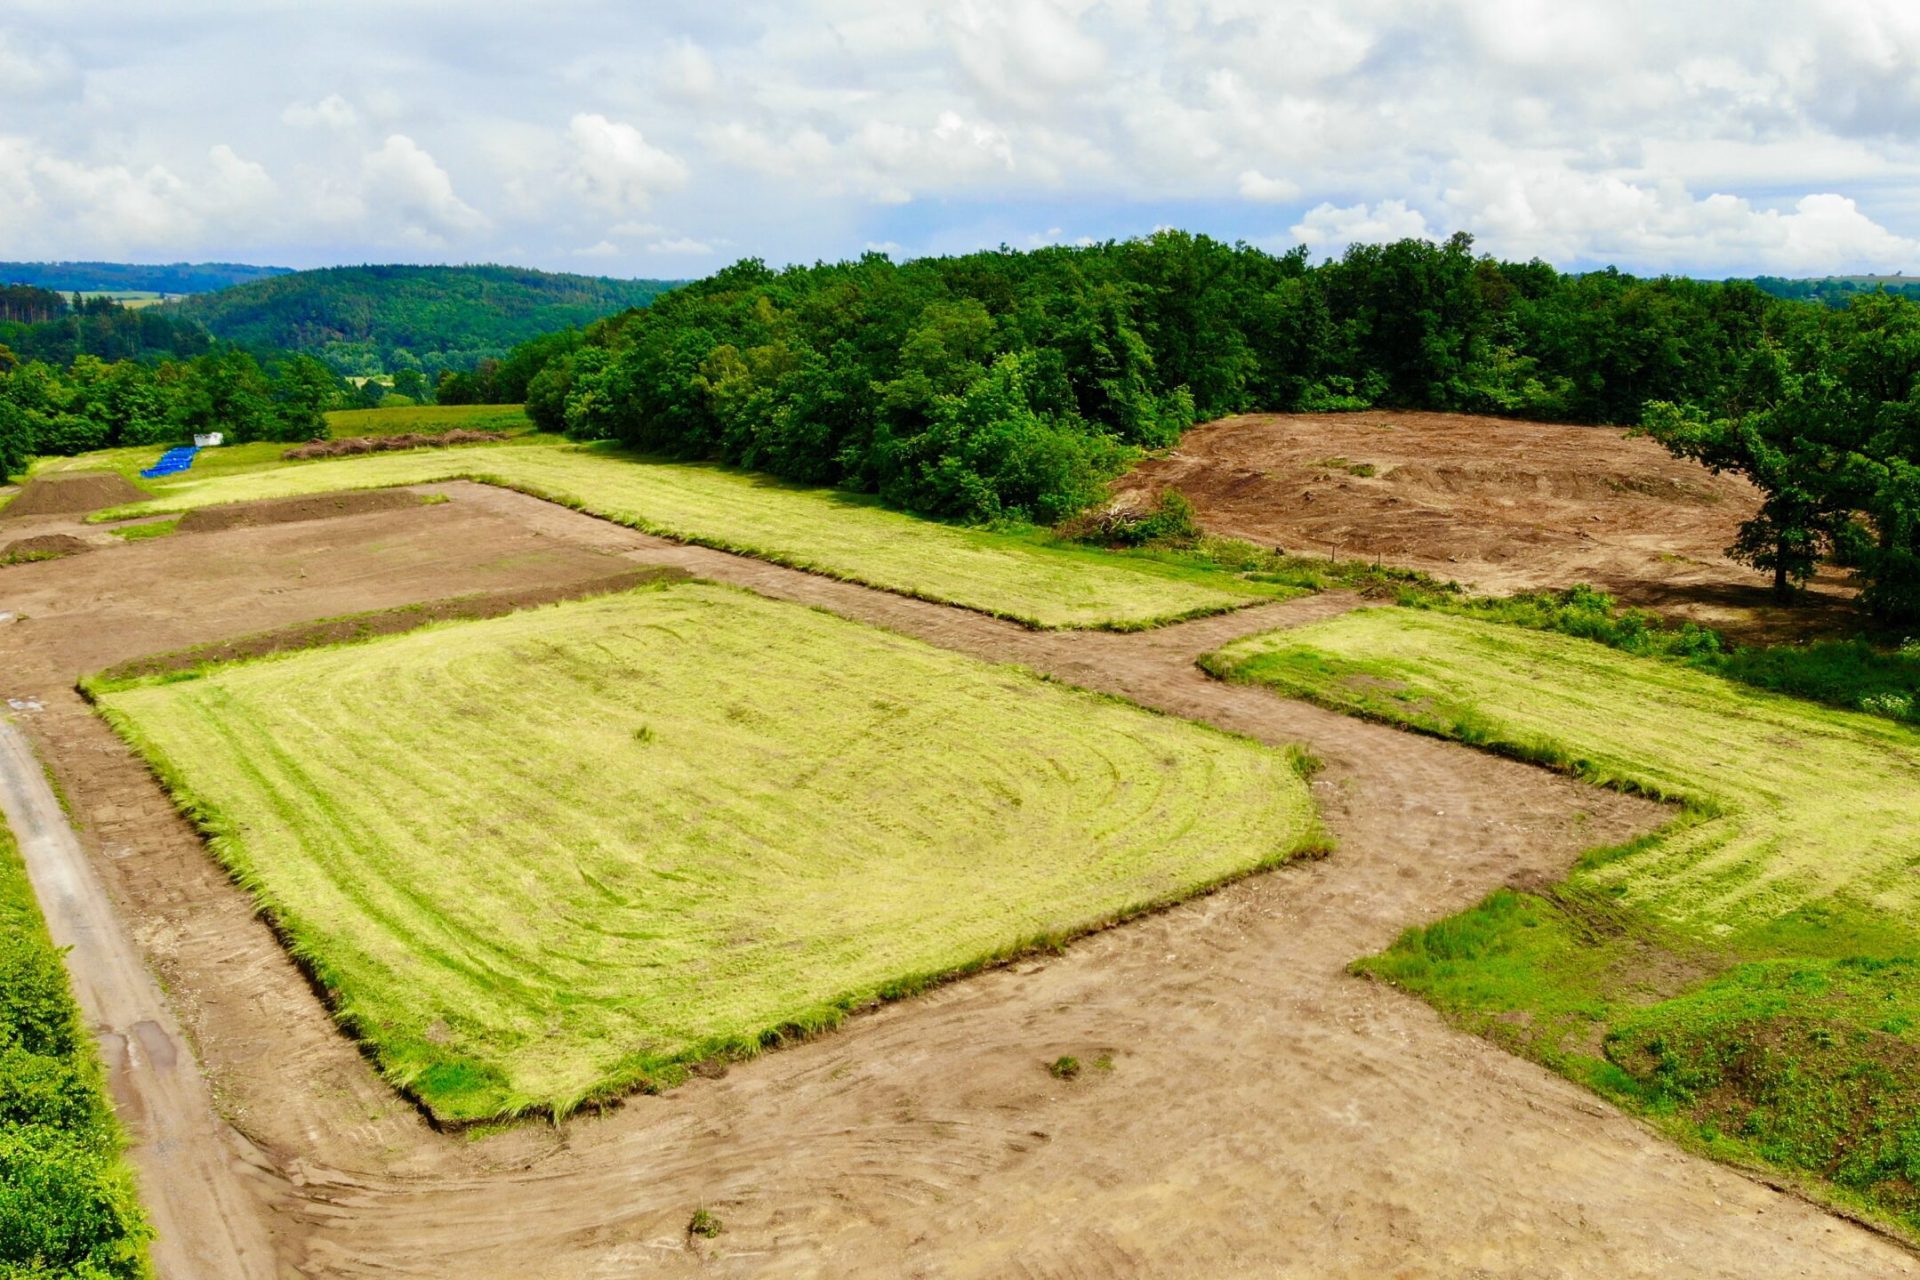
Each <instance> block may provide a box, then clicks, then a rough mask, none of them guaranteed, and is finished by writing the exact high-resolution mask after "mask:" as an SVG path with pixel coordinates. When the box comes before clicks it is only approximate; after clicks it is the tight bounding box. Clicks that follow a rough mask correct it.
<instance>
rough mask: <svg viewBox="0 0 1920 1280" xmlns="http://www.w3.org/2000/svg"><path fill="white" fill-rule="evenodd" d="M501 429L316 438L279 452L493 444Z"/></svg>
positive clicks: (327, 454) (310, 454)
mask: <svg viewBox="0 0 1920 1280" xmlns="http://www.w3.org/2000/svg"><path fill="white" fill-rule="evenodd" d="M506 438H507V434H506V433H505V432H504V431H462V430H459V429H455V430H453V431H441V432H434V433H409V434H405V435H397V436H349V437H348V438H346V439H344V440H315V441H314V442H313V443H312V444H303V445H301V446H299V447H298V448H296V449H289V450H287V451H286V452H285V453H283V454H281V455H280V456H281V457H282V458H285V459H287V460H288V461H290V462H303V461H305V460H306V459H308V458H352V457H357V456H358V455H360V454H363V453H388V452H391V451H394V450H399V449H445V448H448V447H449V446H452V445H457V444H494V443H496V442H498V441H501V440H505V439H506Z"/></svg>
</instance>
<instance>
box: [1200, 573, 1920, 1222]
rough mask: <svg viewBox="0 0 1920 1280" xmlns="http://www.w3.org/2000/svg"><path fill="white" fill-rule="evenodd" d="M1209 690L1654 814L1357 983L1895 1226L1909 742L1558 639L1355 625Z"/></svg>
mask: <svg viewBox="0 0 1920 1280" xmlns="http://www.w3.org/2000/svg"><path fill="white" fill-rule="evenodd" d="M1206 665H1207V666H1208V668H1209V669H1210V670H1212V671H1214V672H1215V673H1216V674H1219V675H1222V676H1225V677H1226V678H1229V679H1232V680H1238V681H1246V682H1251V683H1257V684H1263V685H1267V686H1270V687H1272V688H1274V689H1277V690H1279V691H1280V692H1283V693H1287V694H1291V695H1293V696H1296V697H1303V698H1308V699H1311V700H1313V701H1315V702H1319V703H1321V704H1323V705H1326V706H1330V707H1333V708H1335V709H1339V710H1344V711H1349V712H1352V713H1355V714H1359V715H1362V716H1367V717H1370V718H1375V719H1381V720H1386V721H1390V722H1394V723H1398V724H1402V725H1405V726H1408V727H1410V728H1414V729H1417V730H1420V731H1422V732H1427V733H1433V734H1438V735H1441V736H1446V737H1453V738H1458V739H1460V740H1463V741H1466V742H1469V743H1473V744H1475V745H1479V746H1483V747H1488V748H1491V749H1494V750H1498V751H1501V752H1504V753H1507V754H1512V755H1517V756H1520V757H1522V758H1525V759H1530V760H1535V761H1539V762H1542V763H1547V764H1551V765H1553V766H1555V767H1559V768H1563V769H1569V770H1572V771H1574V772H1577V773H1579V774H1581V775H1583V776H1585V777H1587V778H1589V779H1591V780H1594V781H1598V782H1602V783H1606V784H1610V785H1613V786H1616V787H1621V788H1625V789H1632V790H1639V791H1644V792H1647V793H1650V794H1653V795H1658V796H1664V797H1667V798H1669V799H1674V800H1678V801H1680V802H1681V804H1682V805H1683V806H1684V807H1683V811H1682V816H1681V817H1679V818H1678V819H1677V820H1676V821H1674V822H1673V823H1672V824H1670V825H1669V826H1668V827H1666V828H1665V829H1664V830H1662V831H1661V832H1659V833H1657V834H1655V835H1652V836H1648V837H1645V838H1643V839H1641V840H1638V841H1635V842H1633V843H1631V844H1628V845H1624V846H1620V847H1617V848H1612V849H1605V850H1596V851H1594V852H1592V853H1590V854H1588V855H1587V856H1586V857H1585V858H1584V859H1583V860H1582V861H1581V862H1580V863H1579V864H1578V865H1577V866H1576V867H1575V868H1574V870H1573V872H1572V874H1571V875H1570V876H1569V877H1568V879H1567V880H1566V881H1564V882H1563V883H1560V884H1557V885H1544V884H1543V885H1538V886H1534V887H1533V888H1532V889H1531V890H1530V891H1521V890H1518V889H1507V890H1501V891H1499V892H1497V893H1495V894H1494V895H1493V896H1491V897H1490V898H1488V899H1487V900H1485V901H1484V902H1483V903H1481V904H1480V905H1479V906H1477V907H1475V908H1473V909H1472V910H1469V911H1467V912H1464V913H1462V914H1460V915H1457V916H1454V917H1451V918H1449V919H1447V920H1444V921H1442V922H1440V923H1438V924H1435V925H1432V926H1430V927H1427V928H1424V929H1416V930H1413V931H1410V932H1409V933H1408V934H1406V935H1405V936H1404V937H1402V938H1401V939H1400V940H1399V941H1398V942H1397V943H1396V944H1395V945H1394V947H1393V948H1391V949H1390V950H1389V951H1387V952H1386V953H1385V954H1383V955H1381V956H1378V957H1375V958H1373V959H1372V960H1370V961H1368V962H1366V963H1365V965H1364V968H1365V969H1366V970H1367V971H1368V972H1371V973H1373V974H1376V975H1378V976H1380V977H1383V978H1386V979H1388V980H1390V981H1393V982H1396V983H1399V984H1401V985H1404V986H1406V987H1408V988H1410V989H1412V990H1414V991H1417V992H1419V993H1421V994H1422V995H1425V996H1426V997H1428V998H1429V999H1431V1000H1433V1001H1434V1002H1435V1003H1436V1004H1437V1005H1439V1006H1440V1007H1441V1008H1442V1009H1443V1010H1445V1011H1447V1012H1448V1013H1450V1014H1452V1015H1453V1016H1455V1017H1456V1018H1458V1019H1459V1020H1461V1021H1462V1022H1463V1023H1465V1024H1466V1025H1469V1026H1471V1027H1473V1028H1475V1029H1476V1030H1480V1031H1482V1032H1484V1033H1486V1034H1489V1035H1491V1036H1492V1037H1493V1038H1495V1039H1496V1040H1499V1041H1501V1042H1503V1043H1506V1044H1508V1045H1510V1046H1512V1047H1515V1048H1517V1049H1519V1050H1521V1051H1522V1052H1526V1053H1529V1054H1531V1055H1533V1056H1535V1057H1537V1058H1539V1059H1541V1060H1542V1061H1544V1062H1546V1063H1548V1064H1549V1065H1551V1066H1554V1067H1556V1068H1557V1069H1559V1070H1562V1071H1565V1072H1567V1073H1568V1074H1570V1075H1573V1076H1574V1077H1575V1078H1577V1079H1581V1080H1583V1081H1585V1082H1587V1083H1589V1084H1591V1085H1593V1086H1594V1087H1596V1088H1598V1089H1600V1090H1601V1091H1603V1092H1606V1093H1608V1094H1611V1095H1613V1096H1615V1097H1616V1098H1619V1099H1621V1100H1623V1101H1627V1102H1629V1103H1632V1104H1636V1105H1639V1106H1641V1107H1644V1108H1647V1109H1649V1110H1651V1111H1652V1112H1653V1113H1654V1114H1655V1115H1657V1116H1661V1117H1664V1118H1666V1119H1667V1120H1668V1121H1669V1122H1670V1123H1671V1124H1672V1125H1673V1126H1674V1127H1675V1128H1676V1129H1677V1130H1678V1131H1679V1132H1680V1133H1681V1134H1682V1136H1683V1137H1685V1138H1687V1139H1688V1140H1690V1141H1694V1142H1699V1143H1702V1144H1705V1145H1706V1146H1707V1147H1708V1148H1710V1149H1711V1150H1713V1151H1714V1152H1715V1153H1716V1154H1720V1155H1722V1156H1726V1157H1730V1158H1733V1159H1736V1160H1746V1161H1752V1160H1755V1159H1758V1160H1761V1161H1764V1162H1767V1163H1770V1164H1773V1165H1775V1166H1784V1167H1788V1168H1792V1169H1795V1170H1798V1171H1800V1172H1803V1173H1811V1174H1813V1175H1816V1176H1818V1177H1820V1178H1823V1179H1826V1180H1827V1181H1828V1182H1829V1183H1830V1184H1831V1186H1832V1187H1834V1188H1837V1189H1838V1190H1839V1192H1840V1194H1841V1196H1842V1197H1843V1198H1847V1199H1851V1200H1853V1201H1855V1202H1857V1203H1861V1204H1864V1205H1866V1206H1868V1207H1870V1208H1872V1209H1874V1210H1877V1211H1878V1212H1879V1213H1881V1214H1883V1215H1888V1216H1891V1217H1892V1218H1894V1219H1897V1220H1898V1221H1900V1222H1901V1223H1902V1224H1903V1225H1904V1226H1905V1227H1906V1228H1908V1229H1910V1230H1911V1229H1914V1228H1920V1116H1917V1115H1916V1112H1915V1110H1914V1106H1913V1099H1914V1097H1916V1096H1920V983H1916V981H1915V980H1916V979H1917V978H1920V928H1916V927H1915V923H1914V922H1915V920H1916V919H1920V915H1916V908H1920V875H1916V871H1920V735H1916V734H1915V733H1914V732H1913V731H1912V730H1911V729H1908V728H1905V727H1902V726H1899V725H1895V724H1890V723H1888V722H1887V721H1885V720H1881V719H1878V718H1875V717H1872V716H1866V715H1860V714H1856V713H1852V712H1845V711H1835V710H1830V709H1827V708H1824V707H1819V706H1815V705H1813V704H1810V703H1805V702H1801V701H1798V700H1795V699H1791V698H1785V697H1780V696H1778V695H1774V694H1768V693H1764V692H1760V691H1756V690H1753V689H1750V688H1746V687H1744V686H1741V685H1737V684H1733V683H1730V682H1727V681H1724V680H1721V679H1719V678H1717V677H1714V676H1710V675H1706V674H1703V673H1701V672H1698V671H1695V670H1692V669H1690V668H1687V667H1685V666H1682V665H1679V664H1675V663H1667V662H1660V661H1656V660H1651V659H1645V658H1637V657H1633V656H1630V655H1627V654H1623V653H1620V652H1618V651H1615V650H1612V649H1607V648H1604V647H1602V646H1600V645H1597V644H1593V643H1590V642H1588V641H1584V640H1578V639H1573V638H1570V637H1565V636H1558V635H1551V634H1545V633H1541V632H1536V631H1529V630H1523V629H1520V628H1516V627H1503V626H1498V625H1492V624H1488V623H1482V622H1477V621H1473V620H1469V619H1465V618H1459V617H1453V616H1449V615H1445V614H1438V613H1430V612H1425V611H1417V610H1403V609H1380V610H1365V611H1360V612H1356V613H1352V614H1348V615H1345V616H1343V617H1340V618H1337V619H1334V620H1332V621H1330V622H1324V623H1318V624H1315V625H1312V626H1308V627H1304V628H1301V629H1299V630H1297V631H1292V632H1285V633H1279V632H1274V633H1267V634H1264V635H1260V636H1253V637H1249V638H1246V639H1243V640H1239V641H1236V642H1234V643H1233V644H1230V645H1228V646H1226V647H1225V648H1224V649H1222V650H1220V651H1218V652H1216V653H1215V654H1212V655H1209V657H1208V658H1207V659H1206Z"/></svg>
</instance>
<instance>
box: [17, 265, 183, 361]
mask: <svg viewBox="0 0 1920 1280" xmlns="http://www.w3.org/2000/svg"><path fill="white" fill-rule="evenodd" d="M212 345H213V343H212V340H211V339H210V338H209V337H208V336H207V331H206V330H205V329H203V328H201V327H200V326H199V325H198V324H196V323H194V322H193V321H191V320H184V319H181V318H179V317H176V316H170V315H166V314H164V313H162V312H160V311H159V310H157V309H155V308H152V307H144V308H141V309H138V310H135V309H133V308H129V307H123V306H121V305H119V304H118V303H116V302H114V301H112V300H111V299H108V298H82V297H80V296H78V295H77V294H76V295H74V296H72V297H69V296H67V295H66V294H62V293H58V292H56V291H54V290H52V289H42V288H40V287H39V286H37V285H23V284H10V285H0V348H4V349H5V350H6V351H9V352H11V353H12V355H13V358H14V359H15V360H46V361H51V362H53V363H56V364H67V363H70V362H71V361H72V360H73V359H74V358H75V357H76V356H97V357H99V358H100V359H103V360H162V359H182V358H188V357H192V356H197V355H201V354H203V353H205V352H206V351H208V350H210V349H211V347H212Z"/></svg>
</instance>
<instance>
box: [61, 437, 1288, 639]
mask: <svg viewBox="0 0 1920 1280" xmlns="http://www.w3.org/2000/svg"><path fill="white" fill-rule="evenodd" d="M456 479H471V480H478V481H482V482H485V483H488V484H497V485H501V486H503V487H505V488H510V489H518V490H520V491H521V492H523V493H530V494H532V495H534V496H535V497H539V498H545V499H547V500H549V501H552V502H558V503H561V504H562V505H565V506H569V507H573V508H575V509H576V510H580V511H585V512H588V513H590V514H592V515H596V516H601V517H603V518H606V519H609V520H613V521H616V522H618V523H620V524H624V525H628V526H630V527H632V528H635V529H640V530H642V531H644V532H647V533H653V534H658V535H661V536H663V537H669V538H675V539H679V540H680V541H683V542H692V543H696V544H698V545H701V546H709V547H714V548H717V549H719V550H722V551H735V552H740V553H742V554H745V555H751V556H755V557H758V558H760V559H764V560H771V561H773V562H775V563H777V564H784V565H788V566H791V567H793V568H797V569H806V570H809V571H811V572H815V573H823V574H827V575H829V576H831V577H836V578H842V579H845V580H847V581H850V582H858V583H862V584H864V585H867V586H873V587H879V588H881V589H883V590H887V591H895V592H899V593H900V594H902V595H909V596H916V597H919V598H921V599H925V600H931V601H934V602H936V603H940V604H957V605H960V606H962V607H964V608H968V609H975V610H978V611H980V612H982V613H989V614H993V615H995V616H997V617H1004V618H1009V619H1012V620H1014V621H1018V622H1023V623H1026V624H1028V625H1031V626H1039V627H1099V628H1106V629H1113V630H1128V629H1135V628H1140V627H1146V626H1153V625H1157V624H1160V623H1165V622H1170V621H1174V620H1177V619H1181V618H1187V617H1196V616H1200V615H1204V614H1209V613H1220V612H1224V611H1226V610H1229V609H1234V608H1238V607H1240V606H1241V605H1244V604H1248V603H1250V602H1253V601H1255V600H1259V599H1273V598H1282V597H1285V596H1287V595H1291V594H1294V593H1295V592H1294V589H1292V588H1289V587H1285V586H1280V585H1273V584H1263V583H1259V582H1253V581H1248V580H1244V579H1240V578H1236V577H1234V576H1232V575H1229V574H1224V573H1220V572H1217V571H1204V570H1199V569H1190V568H1186V567H1184V566H1180V565H1175V564H1167V563H1161V562H1157V561H1152V560H1146V559H1131V558H1126V557H1122V556H1117V555H1113V554H1110V553H1107V552H1102V551H1099V550H1096V549H1093V548H1082V547H1076V546H1071V545H1066V544H1055V543H1043V542H1040V541H1036V540H1035V538H1033V537H1031V536H1023V535H1021V534H1017V533H998V532H994V531H991V530H986V529H975V528H964V527H960V526H956V525H948V524H940V523H937V522H935V521H931V520H924V519H920V518H918V517H916V516H911V515H907V514H905V513H903V512H899V511H893V510H890V509H888V508H886V507H883V506H881V505H879V503H878V502H877V501H876V500H874V499H871V498H865V497H861V496H859V495H854V494H846V493H839V492H836V491H833V490H827V489H806V488H798V487H795V486H792V485H787V484H784V483H781V482H779V481H776V480H773V479H770V478H768V477H766V476H761V475H755V474H753V473H751V472H742V471H735V470H731V469H728V468H724V467H717V466H712V465H708V464H703V463H686V462H662V461H658V460H651V459H645V458H641V457H638V456H635V455H632V454H627V453H623V452H620V451H617V450H613V449H609V448H606V447H604V446H583V445H563V444H552V445H544V446H534V445H515V444H507V445H494V446H483V447H478V448H458V449H444V450H438V449H436V450H426V451H422V452H419V453H396V454H375V455H372V456H369V457H364V458H351V459H336V460H332V461H322V462H308V463H299V464H290V465H287V466H283V467H278V468H275V469H271V470H258V471H251V472H247V473H244V474H229V475H221V476H209V477H205V478H195V477H194V476H193V475H192V473H190V472H189V473H186V475H185V476H183V478H182V479H181V480H180V481H179V482H178V483H174V484H169V485H168V486H166V487H165V488H164V489H162V490H160V491H159V496H158V497H156V498H155V499H154V500H153V501H151V502H146V503H139V504H132V505H128V506H123V507H119V508H115V509H113V510H111V511H108V512H103V513H101V514H100V516H98V517H96V518H100V519H117V518H122V517H133V516H142V515H153V514H159V513H162V512H175V511H189V510H192V509H194V508H197V507H204V506H213V505H219V504H225V503H234V502H249V501H254V500H258V499H263V498H288V497H296V496H301V495H307V494H315V493H326V492H330V491H333V490H338V489H354V488H376V487H385V486H393V485H408V484H424V483H429V482H434V481H441V480H456Z"/></svg>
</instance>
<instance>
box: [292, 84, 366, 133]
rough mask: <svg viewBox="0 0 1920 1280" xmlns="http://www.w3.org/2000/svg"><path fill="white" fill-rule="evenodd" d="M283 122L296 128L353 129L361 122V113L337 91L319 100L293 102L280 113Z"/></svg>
mask: <svg viewBox="0 0 1920 1280" xmlns="http://www.w3.org/2000/svg"><path fill="white" fill-rule="evenodd" d="M280 121H281V123H282V124H288V125H292V126H293V127H294V128H296V129H351V128H353V126H354V125H356V124H359V123H360V113H359V112H358V111H355V110H354V109H353V104H352V103H350V102H348V101H347V100H346V99H345V98H343V97H341V96H340V95H339V94H337V93H330V94H328V95H327V96H326V97H324V98H322V99H320V100H319V101H318V102H292V103H288V104H287V109H286V110H285V111H282V112H281V113H280Z"/></svg>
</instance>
